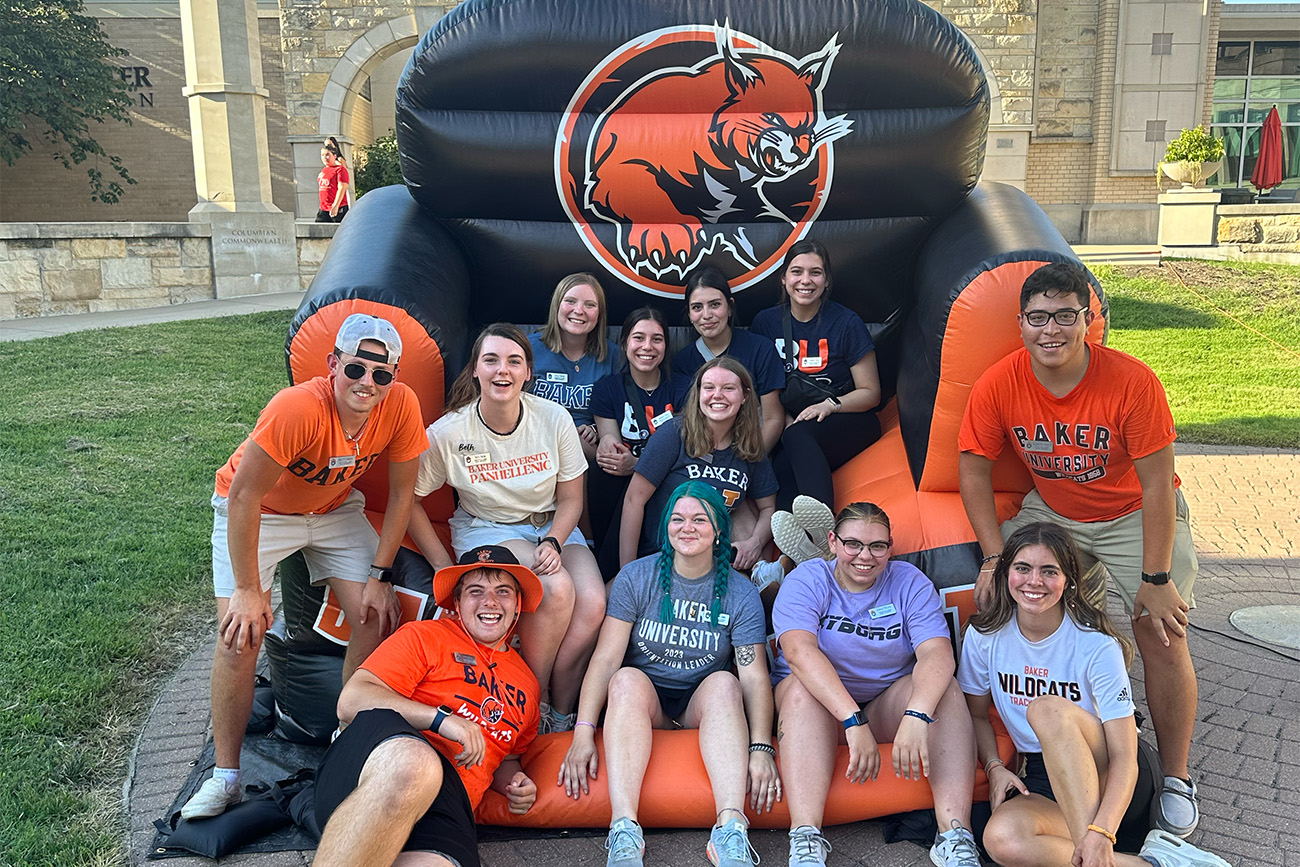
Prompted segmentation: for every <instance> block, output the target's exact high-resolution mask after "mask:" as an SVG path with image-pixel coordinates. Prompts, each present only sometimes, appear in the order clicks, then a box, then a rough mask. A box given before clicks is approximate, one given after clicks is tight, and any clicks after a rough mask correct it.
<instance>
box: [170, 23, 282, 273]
mask: <svg viewBox="0 0 1300 867" xmlns="http://www.w3.org/2000/svg"><path fill="white" fill-rule="evenodd" d="M180 13H181V37H182V40H183V42H184V49H185V82H186V86H185V88H184V90H183V91H182V92H183V93H184V94H185V96H186V97H187V98H188V99H189V106H190V132H191V135H192V136H193V147H194V175H195V187H196V191H197V193H198V198H199V203H198V204H197V205H195V206H194V207H193V208H192V209H191V210H190V219H191V220H193V221H200V222H209V223H211V224H212V272H213V273H212V276H213V283H214V286H215V290H216V297H218V298H227V297H231V296H235V295H253V294H261V293H270V292H292V291H298V290H299V289H300V288H301V286H300V285H299V281H298V253H297V246H298V245H297V240H296V238H295V236H294V228H293V215H292V214H286V213H284V212H283V211H281V210H280V209H279V208H277V207H276V206H275V205H274V204H273V203H272V199H271V163H270V156H269V154H270V150H269V148H268V146H267V138H266V100H267V96H268V94H267V90H266V87H265V86H264V81H263V78H262V53H261V44H260V42H259V39H258V31H257V0H180Z"/></svg>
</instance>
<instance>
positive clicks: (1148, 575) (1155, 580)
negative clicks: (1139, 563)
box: [1142, 572, 1169, 585]
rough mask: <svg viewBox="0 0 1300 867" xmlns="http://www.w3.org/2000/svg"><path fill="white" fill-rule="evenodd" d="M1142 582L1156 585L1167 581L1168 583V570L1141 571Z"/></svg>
mask: <svg viewBox="0 0 1300 867" xmlns="http://www.w3.org/2000/svg"><path fill="white" fill-rule="evenodd" d="M1142 583H1143V584H1156V585H1159V584H1168V583H1169V573H1168V572H1143V573H1142Z"/></svg>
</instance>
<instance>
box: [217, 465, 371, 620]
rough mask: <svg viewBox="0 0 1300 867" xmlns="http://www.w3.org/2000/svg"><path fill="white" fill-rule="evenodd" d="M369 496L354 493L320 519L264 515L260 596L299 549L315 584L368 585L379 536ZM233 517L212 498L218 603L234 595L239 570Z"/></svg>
mask: <svg viewBox="0 0 1300 867" xmlns="http://www.w3.org/2000/svg"><path fill="white" fill-rule="evenodd" d="M365 506H366V498H365V496H364V495H363V494H362V493H361V492H360V491H358V490H355V489H354V490H353V491H352V492H351V493H350V494H348V497H347V499H346V500H344V501H343V504H342V505H341V506H339V507H338V508H337V509H334V510H333V511H331V512H325V513H323V514H320V515H268V514H263V515H262V527H261V531H260V532H259V534H258V538H257V571H258V573H259V575H260V577H261V579H262V592H264V593H265V592H266V591H267V590H270V589H271V582H273V581H274V580H275V567H276V566H277V565H278V564H279V562H280V561H281V560H283V559H284V558H285V557H288V556H289V555H290V554H293V553H295V552H297V551H301V552H302V554H303V557H304V558H305V559H306V560H307V571H308V573H309V574H310V575H311V583H313V584H323V583H325V581H326V580H328V579H330V578H340V579H342V580H344V581H355V582H358V583H362V584H364V583H365V582H366V581H367V580H369V578H370V564H372V563H374V562H375V551H376V550H378V548H379V534H378V533H376V532H375V528H374V527H372V526H370V522H369V521H368V520H366V512H365ZM228 525H229V513H228V511H227V503H226V498H225V497H223V496H220V495H219V494H213V495H212V589H213V591H214V592H215V593H216V596H217V598H218V599H228V598H230V596H231V595H232V594H233V593H234V592H235V572H234V569H233V568H232V567H231V565H230V542H229V540H228V537H227V529H228Z"/></svg>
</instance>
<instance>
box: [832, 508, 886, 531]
mask: <svg viewBox="0 0 1300 867" xmlns="http://www.w3.org/2000/svg"><path fill="white" fill-rule="evenodd" d="M849 521H862V522H864V523H867V524H879V525H880V526H882V527H884V528H885V532H886V533H888V534H890V535H891V536H892V535H893V533H894V531H893V528H891V527H890V526H889V516H888V515H886V514H885V510H884V509H882V508H880V507H879V506H877V505H876V504H875V503H865V502H858V503H849V504H848V505H847V506H845V507H844V508H843V509H840V510H839V512H837V513H836V515H835V527H834V528H833V529H834V532H835V536H836V538H839V535H840V527H843V526H844V525H845V524H847V523H848V522H849Z"/></svg>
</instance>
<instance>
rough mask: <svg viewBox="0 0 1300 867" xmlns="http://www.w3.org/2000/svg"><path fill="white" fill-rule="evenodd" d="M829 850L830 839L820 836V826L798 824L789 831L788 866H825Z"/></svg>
mask: <svg viewBox="0 0 1300 867" xmlns="http://www.w3.org/2000/svg"><path fill="white" fill-rule="evenodd" d="M830 851H831V841H830V840H827V839H826V838H825V837H823V836H822V832H821V829H820V828H814V827H813V826H812V825H800V826H799V827H798V828H795V829H794V830H793V831H791V832H790V865H789V867H826V856H827V854H829V853H830Z"/></svg>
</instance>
